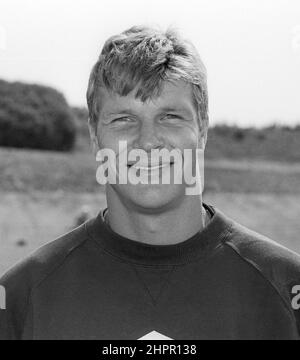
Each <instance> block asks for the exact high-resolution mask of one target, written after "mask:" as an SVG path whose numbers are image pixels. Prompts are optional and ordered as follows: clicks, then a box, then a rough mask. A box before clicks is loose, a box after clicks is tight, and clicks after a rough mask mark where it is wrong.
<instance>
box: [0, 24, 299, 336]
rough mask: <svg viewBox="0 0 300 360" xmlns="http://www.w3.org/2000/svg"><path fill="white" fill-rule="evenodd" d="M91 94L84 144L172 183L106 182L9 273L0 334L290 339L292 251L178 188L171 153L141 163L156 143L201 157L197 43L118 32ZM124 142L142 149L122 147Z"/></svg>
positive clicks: (169, 35) (294, 314) (195, 165)
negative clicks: (64, 228) (60, 232)
mask: <svg viewBox="0 0 300 360" xmlns="http://www.w3.org/2000/svg"><path fill="white" fill-rule="evenodd" d="M87 101H88V107H89V114H90V119H89V129H90V134H91V139H92V143H93V147H94V153H95V155H96V154H98V153H99V151H101V150H102V149H110V150H111V151H113V153H114V154H116V160H120V159H121V157H122V159H123V164H122V163H121V161H120V162H119V161H116V163H118V164H119V165H116V167H115V172H116V174H117V179H118V180H120V178H121V177H122V176H123V175H124V174H123V173H121V170H120V169H121V165H125V169H127V170H128V171H129V172H130V171H135V172H136V173H135V176H136V177H140V178H142V179H143V180H149V178H151V176H152V175H156V177H157V178H158V179H159V180H161V179H162V178H163V176H164V174H166V173H169V174H171V177H170V181H169V183H167V184H166V183H163V182H162V181H159V182H158V183H153V182H151V181H150V182H146V181H140V182H135V183H133V182H132V181H131V182H130V181H128V182H126V181H125V182H121V181H116V182H113V181H110V182H108V183H107V184H106V196H107V205H108V206H107V208H106V209H102V210H101V211H100V212H99V214H98V216H97V217H96V218H93V219H90V220H88V221H87V222H85V223H84V224H83V225H81V226H79V227H77V228H76V229H75V230H73V231H71V232H69V233H68V234H66V235H64V236H62V237H60V238H58V239H56V240H55V241H53V242H51V243H49V244H47V245H46V246H43V247H42V248H40V249H39V250H38V251H37V252H35V253H34V254H33V255H31V256H30V257H29V258H27V259H25V260H24V261H22V262H21V263H20V264H18V265H17V266H15V267H13V268H12V269H11V270H10V271H8V272H7V273H6V274H5V275H4V277H2V279H1V281H0V284H1V285H2V286H3V287H4V288H5V289H6V296H7V299H6V310H1V312H0V338H2V339H3V338H4V339H175V340H176V339H182V340H185V339H193V340H195V339H298V338H299V331H300V316H299V310H298V309H297V307H298V306H297V305H298V302H297V301H296V300H297V298H296V297H297V296H298V294H297V289H298V284H300V258H299V256H298V255H297V254H295V253H293V252H291V251H289V250H287V249H286V248H284V247H282V246H280V245H278V244H276V243H275V242H273V241H271V240H269V239H267V238H265V237H264V236H262V235H259V234H257V233H255V232H253V231H251V230H249V229H247V228H245V227H243V226H241V225H239V224H238V223H236V222H235V221H233V220H232V219H230V218H228V217H227V216H226V215H224V214H223V213H222V212H221V211H219V210H218V209H216V208H215V207H213V206H210V205H207V204H204V203H203V202H202V196H201V191H200V192H198V193H197V192H196V193H194V194H187V191H186V190H187V189H188V188H191V187H192V186H191V183H189V182H188V181H181V182H180V181H178V182H176V181H175V176H176V171H173V170H174V169H175V165H176V164H175V161H173V160H172V159H171V158H167V157H164V158H163V159H162V160H159V161H158V162H156V163H154V164H153V162H152V159H151V162H150V156H151V154H152V151H153V150H155V149H156V150H162V149H166V150H168V151H169V152H171V151H172V150H175V151H177V153H178V154H180V159H181V160H182V161H183V163H182V168H184V169H185V170H186V169H187V168H188V166H187V164H190V165H189V166H190V168H191V169H192V170H193V174H194V173H195V171H196V173H197V169H199V167H201V164H200V163H199V159H198V155H197V154H199V153H200V154H201V151H203V150H204V147H205V144H206V139H207V128H208V97H207V86H206V72H205V68H204V66H203V64H202V62H201V60H200V58H199V55H198V53H197V51H196V50H195V48H194V47H193V46H192V45H191V44H190V43H189V42H187V41H186V40H183V39H181V38H180V37H179V36H178V35H177V34H176V33H174V32H172V31H167V32H166V33H163V32H160V31H158V30H154V29H151V28H147V27H133V28H131V29H129V30H127V31H125V32H123V33H121V34H120V35H117V36H114V37H112V38H110V39H109V40H108V41H107V42H106V43H105V45H104V48H103V50H102V52H101V54H100V57H99V59H98V61H97V63H96V64H95V66H94V68H93V70H92V73H91V76H90V81H89V86H88V92H87ZM123 141H124V142H126V146H127V151H129V152H130V151H131V150H139V151H140V154H142V152H143V154H146V160H145V157H144V159H143V160H142V161H133V160H132V159H131V160H130V158H129V155H128V157H127V155H126V157H124V156H123V155H122V154H123V150H122V149H123V148H121V150H120V146H119V145H120V142H123ZM186 149H190V150H191V153H189V155H186V153H185V152H184V150H186ZM198 150H199V151H200V152H198ZM124 159H125V160H124ZM197 159H198V161H197ZM101 164H102V165H103V164H104V159H103V158H102V163H101ZM102 165H101V166H102ZM100 168H101V167H100ZM111 168H112V167H109V168H108V170H111ZM177 170H178V168H177ZM197 174H198V175H197V180H198V185H199V182H200V185H201V182H202V185H203V179H201V176H200V178H199V173H197ZM102 175H103V173H102ZM150 175H151V176H150ZM154 177H155V176H154ZM183 177H184V176H182V177H180V179H183ZM125 178H126V179H128V178H129V176H128V177H125ZM184 179H185V180H186V178H184ZM202 185H201V186H200V188H202Z"/></svg>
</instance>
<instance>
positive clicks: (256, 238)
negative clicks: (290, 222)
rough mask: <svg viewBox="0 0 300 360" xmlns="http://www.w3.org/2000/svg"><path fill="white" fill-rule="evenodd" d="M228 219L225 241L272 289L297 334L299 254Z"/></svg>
mask: <svg viewBox="0 0 300 360" xmlns="http://www.w3.org/2000/svg"><path fill="white" fill-rule="evenodd" d="M229 222H230V225H229V232H230V235H229V236H227V238H226V239H225V240H224V244H225V245H227V246H228V247H230V248H231V249H232V251H233V252H234V253H235V255H236V256H238V257H239V258H240V260H241V261H244V262H246V263H247V264H248V265H249V266H250V267H252V268H253V269H254V270H255V271H257V273H258V274H259V275H260V276H262V277H263V278H264V279H265V281H266V282H268V283H269V284H270V285H271V286H272V287H273V288H274V289H275V291H276V292H277V294H278V296H280V297H281V300H282V301H283V303H284V304H285V306H286V308H287V309H288V311H289V312H290V314H291V315H292V317H293V318H294V320H295V322H296V324H297V327H298V331H299V333H300V255H299V254H297V253H296V252H294V251H292V250H289V249H288V248H286V247H284V246H282V245H280V244H279V243H277V242H275V241H273V240H271V239H270V238H268V237H266V236H264V235H262V234H259V233H257V232H255V231H253V230H250V229H248V228H247V227H245V226H243V225H241V224H238V223H237V222H235V221H233V220H231V219H229ZM283 241H284V239H283Z"/></svg>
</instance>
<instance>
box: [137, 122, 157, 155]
mask: <svg viewBox="0 0 300 360" xmlns="http://www.w3.org/2000/svg"><path fill="white" fill-rule="evenodd" d="M162 146H163V139H162V137H161V134H159V132H158V129H157V127H156V126H155V124H154V123H153V122H151V121H144V122H143V123H142V124H141V125H140V129H139V134H138V138H137V141H136V148H138V149H143V150H145V151H147V152H150V151H151V149H157V148H160V147H162Z"/></svg>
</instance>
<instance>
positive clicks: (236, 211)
mask: <svg viewBox="0 0 300 360" xmlns="http://www.w3.org/2000/svg"><path fill="white" fill-rule="evenodd" d="M1 200H2V201H1V205H0V219H1V220H0V239H1V242H0V248H1V252H0V273H2V272H3V271H4V270H6V269H7V268H8V267H9V266H11V265H12V264H14V263H15V262H16V261H18V260H19V259H21V258H22V257H23V256H25V255H27V254H28V253H30V252H31V251H33V250H34V249H36V248H37V247H39V246H40V245H42V244H45V243H46V242H48V241H51V240H53V239H55V238H56V237H58V236H59V235H62V234H63V233H65V232H67V231H69V230H70V229H71V228H72V227H73V226H74V218H75V217H76V215H78V213H79V212H80V209H81V207H82V206H83V205H85V204H87V205H88V206H89V207H90V209H91V215H96V214H97V212H98V210H99V209H100V208H102V207H104V206H105V205H106V200H105V196H104V194H103V193H99V194H97V193H81V194H76V193H70V192H66V193H65V192H62V191H58V192H49V193H45V192H43V193H42V192H33V193H31V194H29V193H23V194H22V193H16V192H8V193H2V194H1ZM204 200H205V201H206V202H207V203H209V204H212V205H215V206H216V207H218V208H219V209H220V210H221V211H223V212H224V213H226V214H227V215H229V216H231V217H232V218H234V219H235V220H237V221H239V222H240V223H242V224H243V225H245V226H248V227H250V228H251V229H253V230H256V231H259V232H260V233H262V234H264V235H267V236H269V237H271V238H273V239H274V240H276V241H278V242H279V243H281V244H283V245H285V246H287V247H289V248H290V249H292V250H294V251H296V252H299V253H300V237H299V234H300V222H299V214H300V194H298V195H290V194H279V195H276V194H237V193H210V192H208V193H206V195H205V197H204ZM22 239H24V240H25V242H26V244H25V245H24V246H18V241H19V240H22Z"/></svg>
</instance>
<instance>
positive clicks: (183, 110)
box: [102, 105, 190, 117]
mask: <svg viewBox="0 0 300 360" xmlns="http://www.w3.org/2000/svg"><path fill="white" fill-rule="evenodd" d="M158 112H159V113H167V112H181V113H186V114H187V113H188V114H189V113H190V110H189V109H187V108H185V107H179V106H176V105H174V106H165V107H162V108H160V109H158ZM121 114H134V112H133V111H132V109H130V108H124V109H122V108H120V109H117V110H113V111H108V112H104V113H103V114H102V115H103V116H104V117H107V116H112V115H121Z"/></svg>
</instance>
